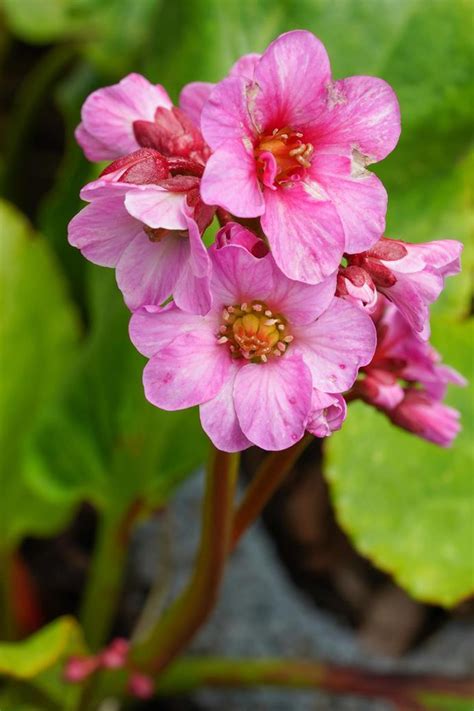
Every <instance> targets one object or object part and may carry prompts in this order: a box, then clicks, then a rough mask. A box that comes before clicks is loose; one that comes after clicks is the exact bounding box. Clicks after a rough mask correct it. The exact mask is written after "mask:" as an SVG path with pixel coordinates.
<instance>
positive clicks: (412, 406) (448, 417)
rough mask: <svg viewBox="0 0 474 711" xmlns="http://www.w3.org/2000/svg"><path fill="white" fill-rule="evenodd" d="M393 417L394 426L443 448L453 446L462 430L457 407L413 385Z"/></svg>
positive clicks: (392, 414)
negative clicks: (450, 405) (414, 387)
mask: <svg viewBox="0 0 474 711" xmlns="http://www.w3.org/2000/svg"><path fill="white" fill-rule="evenodd" d="M389 416H390V419H391V421H392V422H393V424H394V425H398V427H401V428H402V429H404V430H408V431H409V432H412V433H413V434H416V435H418V437H422V438H423V439H426V440H428V442H433V443H434V444H439V445H440V446H441V447H450V446H451V444H452V443H453V440H454V439H455V437H456V436H457V435H458V433H459V431H460V429H461V425H460V423H459V417H460V415H459V412H458V411H457V410H455V409H454V408H452V407H448V406H447V405H445V404H444V403H442V402H440V401H439V400H436V399H435V398H433V397H431V396H430V395H428V394H427V393H426V392H425V391H422V390H417V389H413V388H406V389H405V391H404V397H403V400H402V401H401V402H400V403H399V404H398V405H397V407H396V408H395V409H394V410H392V411H391V412H390V413H389Z"/></svg>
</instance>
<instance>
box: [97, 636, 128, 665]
mask: <svg viewBox="0 0 474 711" xmlns="http://www.w3.org/2000/svg"><path fill="white" fill-rule="evenodd" d="M129 651H130V643H129V641H128V640H127V639H123V638H122V637H116V638H115V639H113V640H112V642H111V643H110V644H109V646H108V647H106V648H105V649H104V650H103V651H102V652H101V654H100V655H99V656H98V659H99V663H100V665H101V666H102V667H104V668H105V669H120V668H122V667H124V666H125V665H126V663H127V657H128V653H129Z"/></svg>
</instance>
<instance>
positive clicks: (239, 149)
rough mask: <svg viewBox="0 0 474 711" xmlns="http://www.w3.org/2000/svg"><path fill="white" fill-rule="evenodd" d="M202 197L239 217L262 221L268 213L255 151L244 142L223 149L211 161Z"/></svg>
mask: <svg viewBox="0 0 474 711" xmlns="http://www.w3.org/2000/svg"><path fill="white" fill-rule="evenodd" d="M201 196H202V199H203V200H204V202H205V203H207V204H208V205H220V207H223V208H224V209H225V210H228V211H229V212H231V213H232V214H233V215H236V216H237V217H258V216H259V215H262V214H263V211H264V210H265V203H264V200H263V195H262V191H261V189H260V185H259V182H258V179H257V168H256V162H255V158H254V156H253V153H252V151H251V150H250V152H249V150H248V149H247V148H246V147H245V146H244V144H243V143H242V142H241V141H231V142H229V143H227V144H226V145H225V146H221V148H219V149H218V150H216V152H215V153H213V154H212V155H211V157H210V158H209V160H208V162H207V164H206V168H205V170H204V175H203V177H202V180H201Z"/></svg>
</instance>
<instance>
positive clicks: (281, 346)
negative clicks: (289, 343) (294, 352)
mask: <svg viewBox="0 0 474 711" xmlns="http://www.w3.org/2000/svg"><path fill="white" fill-rule="evenodd" d="M277 348H278V350H279V351H281V352H282V353H284V352H285V351H286V346H285V344H284V343H282V342H281V341H280V342H279V343H277Z"/></svg>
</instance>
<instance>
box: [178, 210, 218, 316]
mask: <svg viewBox="0 0 474 711" xmlns="http://www.w3.org/2000/svg"><path fill="white" fill-rule="evenodd" d="M185 217H186V223H187V227H188V230H189V240H188V247H189V250H188V252H187V257H186V259H185V260H184V259H183V264H182V269H181V274H180V277H179V279H178V281H177V282H176V284H175V287H174V290H173V297H174V300H175V302H176V304H177V305H178V306H179V308H180V309H183V310H184V311H190V312H192V313H198V314H203V315H204V314H206V313H207V312H208V311H209V309H210V308H211V290H210V277H211V261H210V259H209V255H208V253H207V250H206V247H205V246H204V243H203V241H202V239H201V235H200V233H199V229H198V226H197V225H196V223H195V222H194V220H193V219H191V218H189V217H188V216H187V215H185ZM181 239H183V238H181Z"/></svg>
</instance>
